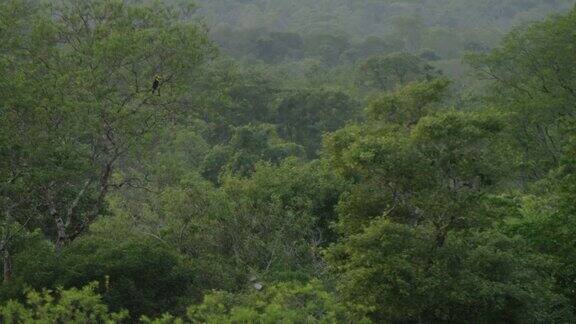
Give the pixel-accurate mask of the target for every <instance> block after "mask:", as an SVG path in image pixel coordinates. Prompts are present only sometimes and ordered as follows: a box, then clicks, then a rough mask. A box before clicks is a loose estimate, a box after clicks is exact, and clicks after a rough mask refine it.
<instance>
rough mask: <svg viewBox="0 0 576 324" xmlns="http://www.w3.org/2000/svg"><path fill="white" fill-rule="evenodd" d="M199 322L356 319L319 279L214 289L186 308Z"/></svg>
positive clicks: (280, 321) (302, 321) (295, 321)
mask: <svg viewBox="0 0 576 324" xmlns="http://www.w3.org/2000/svg"><path fill="white" fill-rule="evenodd" d="M188 318H189V319H190V320H191V321H192V322H202V323H345V322H358V320H360V319H361V317H353V316H352V315H350V314H349V313H348V312H347V311H346V309H345V308H344V307H343V306H342V305H341V304H339V303H338V302H337V300H336V298H335V296H334V295H333V294H332V293H330V292H328V291H326V290H325V288H324V287H323V286H322V284H320V283H319V282H312V283H309V284H298V283H283V284H278V285H274V286H270V287H265V289H264V290H263V291H262V292H253V293H248V294H244V295H231V294H227V293H223V292H215V293H212V294H209V295H207V296H206V297H205V298H204V302H203V303H202V304H200V305H197V306H192V307H190V308H189V309H188Z"/></svg>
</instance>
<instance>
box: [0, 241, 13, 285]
mask: <svg viewBox="0 0 576 324" xmlns="http://www.w3.org/2000/svg"><path fill="white" fill-rule="evenodd" d="M2 261H3V266H4V271H3V275H4V283H7V282H9V281H10V280H12V256H11V255H10V252H9V251H8V249H7V248H4V250H3V251H2Z"/></svg>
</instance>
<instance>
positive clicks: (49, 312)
mask: <svg viewBox="0 0 576 324" xmlns="http://www.w3.org/2000/svg"><path fill="white" fill-rule="evenodd" d="M96 288H97V285H96V284H91V285H88V286H86V287H84V288H82V289H76V288H72V289H69V290H64V289H58V290H57V291H51V290H44V291H42V292H37V291H30V292H28V293H27V294H26V303H25V304H21V303H18V302H17V301H9V302H8V303H6V304H4V305H3V306H0V318H1V319H2V323H7V324H16V323H37V324H44V323H45V324H48V323H78V324H80V323H83V324H96V323H121V322H123V321H124V320H126V319H127V318H128V312H126V311H120V312H116V313H111V312H109V311H108V307H107V306H106V305H105V304H104V303H103V302H102V299H101V298H100V296H98V295H97V294H96V293H95V290H96Z"/></svg>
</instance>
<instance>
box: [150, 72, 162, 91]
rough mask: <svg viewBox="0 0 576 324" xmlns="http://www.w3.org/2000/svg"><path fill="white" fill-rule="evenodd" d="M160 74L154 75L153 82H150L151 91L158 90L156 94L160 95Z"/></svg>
mask: <svg viewBox="0 0 576 324" xmlns="http://www.w3.org/2000/svg"><path fill="white" fill-rule="evenodd" d="M160 80H161V78H160V76H159V75H157V76H155V77H154V82H152V93H154V92H158V95H160Z"/></svg>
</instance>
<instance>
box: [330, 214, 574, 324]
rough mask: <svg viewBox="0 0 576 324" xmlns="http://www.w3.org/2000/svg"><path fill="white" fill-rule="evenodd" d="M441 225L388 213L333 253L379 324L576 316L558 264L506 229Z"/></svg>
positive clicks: (356, 304) (345, 281) (360, 307)
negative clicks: (558, 284) (557, 286)
mask: <svg viewBox="0 0 576 324" xmlns="http://www.w3.org/2000/svg"><path fill="white" fill-rule="evenodd" d="M434 232H435V230H434V229H433V228H431V227H429V226H410V225H403V224H398V223H395V222H392V221H390V220H389V219H387V218H386V217H381V218H379V219H377V220H375V221H374V222H372V223H371V224H370V225H369V226H368V227H366V228H365V229H364V231H363V232H362V233H359V234H356V235H352V236H351V237H349V238H347V239H345V240H344V241H342V242H341V243H339V244H337V245H335V246H333V247H332V248H330V250H329V251H328V254H327V257H328V260H329V262H330V263H331V264H332V266H333V267H334V269H335V271H336V272H338V273H341V277H339V281H338V282H339V284H338V286H339V289H340V291H341V292H342V293H343V296H344V299H345V301H346V302H348V303H349V304H351V305H350V306H351V307H352V308H353V309H356V310H357V311H359V312H368V313H369V314H370V318H372V319H373V320H375V321H377V322H381V321H384V322H389V321H390V322H395V321H424V322H474V323H505V322H509V321H514V322H516V321H517V322H530V321H534V320H535V321H543V322H557V321H569V320H570V319H571V315H570V314H571V313H570V311H571V310H570V307H569V306H568V305H567V303H566V300H565V299H564V298H563V297H562V296H561V295H559V294H556V293H554V292H553V288H552V287H553V281H552V280H550V277H549V276H548V275H547V273H548V272H549V271H550V269H553V267H552V266H553V264H552V263H550V260H548V259H547V258H546V257H544V256H542V255H538V254H534V253H533V252H531V251H530V249H529V248H527V247H526V242H524V241H523V240H521V239H518V238H511V237H506V236H504V235H502V234H500V233H498V232H494V231H486V232H476V231H472V232H468V231H466V232H462V233H459V232H455V231H453V232H451V233H450V234H449V235H448V237H447V240H446V242H445V243H444V244H443V245H442V246H438V245H437V242H436V235H435V233H434Z"/></svg>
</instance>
